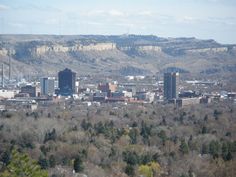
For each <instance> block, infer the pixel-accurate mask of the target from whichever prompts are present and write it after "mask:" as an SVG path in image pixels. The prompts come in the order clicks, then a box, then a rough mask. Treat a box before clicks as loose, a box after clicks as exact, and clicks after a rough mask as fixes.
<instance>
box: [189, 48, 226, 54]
mask: <svg viewBox="0 0 236 177" xmlns="http://www.w3.org/2000/svg"><path fill="white" fill-rule="evenodd" d="M206 52H213V53H221V52H228V48H227V47H216V48H203V49H191V50H185V53H206Z"/></svg>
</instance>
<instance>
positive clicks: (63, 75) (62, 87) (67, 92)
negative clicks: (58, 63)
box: [58, 68, 76, 96]
mask: <svg viewBox="0 0 236 177" xmlns="http://www.w3.org/2000/svg"><path fill="white" fill-rule="evenodd" d="M75 82H76V73H75V72H72V71H71V70H70V69H68V68H66V69H64V70H63V71H60V72H59V73H58V89H59V95H62V96H71V95H73V94H75V93H76V85H75Z"/></svg>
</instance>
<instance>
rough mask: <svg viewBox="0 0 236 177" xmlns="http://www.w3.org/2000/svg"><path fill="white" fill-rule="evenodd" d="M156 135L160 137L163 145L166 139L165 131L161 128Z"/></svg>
mask: <svg viewBox="0 0 236 177" xmlns="http://www.w3.org/2000/svg"><path fill="white" fill-rule="evenodd" d="M158 136H159V137H160V138H161V141H162V145H163V146H164V145H165V142H166V140H167V136H166V132H165V131H164V130H161V131H160V133H158Z"/></svg>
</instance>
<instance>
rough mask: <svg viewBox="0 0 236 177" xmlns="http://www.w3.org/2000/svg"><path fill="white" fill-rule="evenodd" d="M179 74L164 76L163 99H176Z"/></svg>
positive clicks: (172, 73) (173, 73)
mask: <svg viewBox="0 0 236 177" xmlns="http://www.w3.org/2000/svg"><path fill="white" fill-rule="evenodd" d="M178 85H179V73H175V72H170V73H165V74H164V98H165V100H171V99H176V98H178V92H179V91H178Z"/></svg>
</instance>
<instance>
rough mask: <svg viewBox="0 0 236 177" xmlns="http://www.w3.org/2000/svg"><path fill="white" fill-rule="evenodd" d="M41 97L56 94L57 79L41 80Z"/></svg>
mask: <svg viewBox="0 0 236 177" xmlns="http://www.w3.org/2000/svg"><path fill="white" fill-rule="evenodd" d="M40 86H41V95H49V96H52V95H53V94H54V93H55V78H53V77H44V78H42V79H41V80H40Z"/></svg>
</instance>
